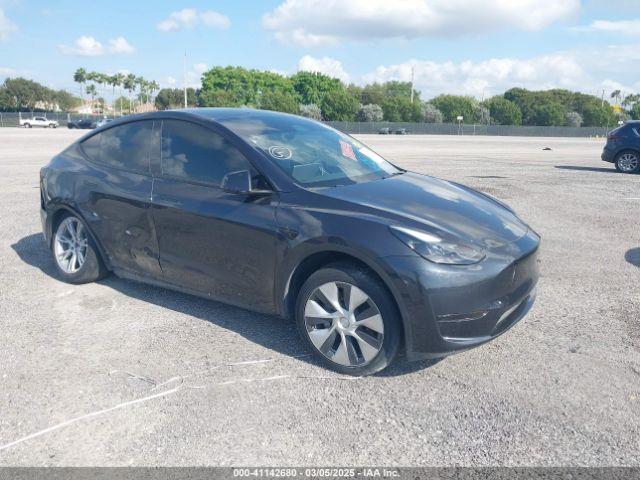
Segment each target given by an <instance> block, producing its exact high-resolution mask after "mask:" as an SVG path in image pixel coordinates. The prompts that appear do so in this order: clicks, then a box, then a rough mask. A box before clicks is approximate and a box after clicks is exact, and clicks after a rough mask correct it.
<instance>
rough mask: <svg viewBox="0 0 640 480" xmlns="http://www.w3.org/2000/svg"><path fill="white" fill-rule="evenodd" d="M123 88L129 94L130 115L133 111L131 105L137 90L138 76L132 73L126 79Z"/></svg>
mask: <svg viewBox="0 0 640 480" xmlns="http://www.w3.org/2000/svg"><path fill="white" fill-rule="evenodd" d="M122 86H123V87H124V89H125V90H126V91H127V92H128V93H129V113H131V112H132V111H133V109H132V108H131V107H132V105H131V93H132V92H133V91H134V90H135V88H136V76H135V75H134V74H133V73H130V74H129V75H127V76H126V77H124V80H123V82H122Z"/></svg>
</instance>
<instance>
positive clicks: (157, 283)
mask: <svg viewBox="0 0 640 480" xmlns="http://www.w3.org/2000/svg"><path fill="white" fill-rule="evenodd" d="M112 272H113V273H114V274H115V275H116V276H118V277H120V278H124V279H126V280H132V281H134V282H138V283H144V284H146V285H152V286H154V287H160V288H166V289H167V290H173V291H175V292H180V293H186V294H187V295H193V296H194V297H199V298H205V299H207V300H212V301H214V302H219V303H224V304H225V305H231V306H234V307H238V308H242V309H243V310H248V311H250V312H256V313H263V314H267V315H275V316H279V317H281V318H284V317H282V316H281V315H278V314H277V312H275V311H273V310H265V309H258V308H255V307H250V306H247V305H243V304H240V303H236V302H230V301H229V300H228V299H226V298H218V297H216V296H214V295H211V294H209V293H207V292H201V291H199V290H191V289H189V288H184V287H181V286H179V285H175V284H173V283H169V282H166V281H164V280H161V279H158V278H154V277H148V276H145V275H140V274H138V273H135V272H131V271H129V270H124V269H121V268H114V269H113V270H112Z"/></svg>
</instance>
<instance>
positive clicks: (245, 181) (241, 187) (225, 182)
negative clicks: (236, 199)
mask: <svg viewBox="0 0 640 480" xmlns="http://www.w3.org/2000/svg"><path fill="white" fill-rule="evenodd" d="M221 186H222V190H224V191H225V192H227V193H235V194H244V195H266V194H269V193H271V190H255V189H252V188H251V173H249V170H240V171H238V172H230V173H227V174H226V175H225V176H224V178H223V179H222V185H221Z"/></svg>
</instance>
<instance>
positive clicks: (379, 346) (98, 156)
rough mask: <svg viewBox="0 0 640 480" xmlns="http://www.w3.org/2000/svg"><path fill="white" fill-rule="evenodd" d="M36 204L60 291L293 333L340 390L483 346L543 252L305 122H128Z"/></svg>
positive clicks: (181, 118) (504, 225) (474, 206)
mask: <svg viewBox="0 0 640 480" xmlns="http://www.w3.org/2000/svg"><path fill="white" fill-rule="evenodd" d="M40 188H41V217H42V225H43V229H44V235H45V238H46V241H47V243H48V245H49V246H50V248H51V251H52V253H53V257H54V260H55V265H56V267H57V270H58V272H59V274H60V277H61V278H62V279H64V280H65V281H68V282H71V283H83V282H91V281H95V280H98V279H100V278H102V277H104V276H105V275H107V274H108V273H109V272H113V273H115V274H116V275H119V276H122V277H126V278H131V279H135V280H139V281H142V282H148V283H152V284H155V285H161V286H165V287H168V288H172V289H176V290H181V291H184V292H188V293H192V294H195V295H200V296H203V297H206V298H211V299H215V300H219V301H222V302H227V303H230V304H234V305H238V306H241V307H244V308H248V309H251V310H256V311H259V312H267V313H271V314H277V315H282V316H285V317H293V318H295V321H296V322H297V325H298V327H299V330H300V334H301V336H302V339H303V341H304V342H305V343H306V344H307V346H308V347H309V348H310V349H311V350H312V351H313V352H314V353H315V355H316V356H317V358H318V359H319V360H320V361H321V362H322V363H323V364H324V365H326V366H328V367H329V368H332V369H334V370H337V371H339V372H342V373H347V374H353V375H366V374H371V373H373V372H376V371H379V370H381V369H383V368H384V367H386V366H387V365H389V364H390V363H391V362H392V361H393V359H394V357H396V354H397V352H398V351H399V349H400V348H401V347H402V348H403V349H404V350H405V351H406V356H407V358H408V359H409V360H416V359H421V358H435V357H441V356H445V355H447V354H449V353H452V352H455V351H460V350H465V349H468V348H471V347H474V346H477V345H480V344H482V343H484V342H487V341H489V340H491V339H493V338H495V337H497V336H498V335H500V334H501V333H503V332H505V331H506V330H507V329H509V328H510V327H512V326H513V325H514V324H515V323H516V322H518V321H519V320H520V319H521V318H522V317H523V316H524V315H525V314H526V313H527V311H528V310H529V309H530V307H531V305H532V303H533V301H534V295H535V294H534V292H535V286H536V282H537V280H538V260H537V255H538V245H539V242H540V238H539V237H538V235H537V234H536V233H535V232H534V231H533V230H532V229H531V228H529V227H528V226H527V224H525V223H524V222H523V221H522V220H521V219H520V218H519V217H518V216H517V215H516V214H515V213H514V212H513V211H512V210H511V209H510V208H509V207H507V206H506V205H504V204H502V203H501V202H499V201H498V200H496V199H494V198H492V197H489V196H487V195H484V194H482V193H480V192H477V191H474V190H472V189H470V188H467V187H465V186H463V185H459V184H456V183H453V182H448V181H444V180H440V179H437V178H433V177H429V176H426V175H419V174H416V173H411V172H408V171H406V170H403V169H401V168H398V167H396V166H394V165H392V164H391V163H389V162H388V161H386V160H385V159H383V158H382V157H380V156H379V155H378V154H376V153H375V152H373V151H372V150H370V149H369V148H367V147H366V146H365V145H363V144H362V143H360V142H359V141H357V140H355V139H353V138H351V137H349V136H347V135H344V134H342V133H340V132H338V131H336V130H334V129H332V128H329V127H327V126H325V125H323V124H321V123H318V122H314V121H311V120H308V119H305V118H301V117H297V116H292V115H286V114H281V113H275V112H268V111H256V110H250V109H194V110H179V111H166V112H157V113H151V114H143V115H140V116H132V117H125V118H122V119H121V120H117V121H114V122H111V123H109V124H108V125H105V126H103V127H100V128H98V129H96V130H94V131H92V132H90V133H88V134H87V135H85V136H84V137H82V138H81V139H80V140H78V141H77V142H75V143H74V144H73V145H71V146H70V147H69V148H67V149H66V150H64V151H63V152H62V153H60V154H59V155H56V156H55V157H54V158H53V159H52V160H51V162H50V163H49V164H48V165H47V166H45V167H44V168H43V169H42V171H41V175H40ZM212 348H215V346H213V345H212Z"/></svg>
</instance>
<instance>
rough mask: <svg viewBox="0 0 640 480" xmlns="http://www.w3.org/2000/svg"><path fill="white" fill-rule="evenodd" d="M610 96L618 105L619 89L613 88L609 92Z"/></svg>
mask: <svg viewBox="0 0 640 480" xmlns="http://www.w3.org/2000/svg"><path fill="white" fill-rule="evenodd" d="M611 98H612V99H615V100H616V103H617V104H618V105H620V90H614V91H613V92H611Z"/></svg>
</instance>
